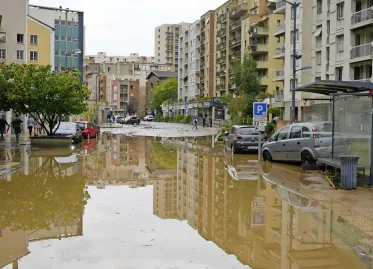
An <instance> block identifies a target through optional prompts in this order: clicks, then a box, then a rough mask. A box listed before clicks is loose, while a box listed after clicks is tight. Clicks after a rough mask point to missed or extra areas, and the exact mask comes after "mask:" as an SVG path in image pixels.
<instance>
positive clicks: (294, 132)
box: [289, 126, 302, 139]
mask: <svg viewBox="0 0 373 269" xmlns="http://www.w3.org/2000/svg"><path fill="white" fill-rule="evenodd" d="M301 137H302V127H301V126H293V128H291V131H290V136H289V139H294V138H301Z"/></svg>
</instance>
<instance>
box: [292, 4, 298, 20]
mask: <svg viewBox="0 0 373 269" xmlns="http://www.w3.org/2000/svg"><path fill="white" fill-rule="evenodd" d="M295 12H296V14H297V18H299V6H298V7H297V9H296V11H295ZM291 19H294V9H293V8H291Z"/></svg>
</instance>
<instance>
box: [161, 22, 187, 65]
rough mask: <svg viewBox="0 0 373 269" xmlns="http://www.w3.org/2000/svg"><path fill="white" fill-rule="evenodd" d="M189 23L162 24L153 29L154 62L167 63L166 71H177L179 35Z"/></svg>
mask: <svg viewBox="0 0 373 269" xmlns="http://www.w3.org/2000/svg"><path fill="white" fill-rule="evenodd" d="M188 27H189V23H185V22H182V23H179V24H162V25H160V26H158V27H156V28H155V31H154V62H155V63H158V64H165V65H167V70H168V71H177V70H178V62H179V55H178V52H179V37H180V34H181V33H182V32H183V28H184V29H185V28H188Z"/></svg>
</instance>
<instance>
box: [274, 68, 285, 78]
mask: <svg viewBox="0 0 373 269" xmlns="http://www.w3.org/2000/svg"><path fill="white" fill-rule="evenodd" d="M284 74H285V72H284V69H278V70H276V71H275V77H274V78H273V80H274V81H281V80H284Z"/></svg>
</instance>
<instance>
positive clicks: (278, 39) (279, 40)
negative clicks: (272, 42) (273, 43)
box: [245, 36, 281, 47]
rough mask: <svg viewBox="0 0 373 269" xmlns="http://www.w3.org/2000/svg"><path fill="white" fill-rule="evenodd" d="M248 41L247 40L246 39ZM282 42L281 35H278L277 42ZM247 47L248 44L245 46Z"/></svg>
mask: <svg viewBox="0 0 373 269" xmlns="http://www.w3.org/2000/svg"><path fill="white" fill-rule="evenodd" d="M245 42H246V41H245ZM280 42H281V37H279V36H278V37H277V43H280ZM245 47H246V46H245Z"/></svg>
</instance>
